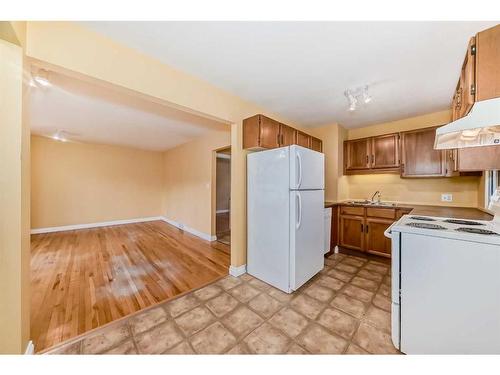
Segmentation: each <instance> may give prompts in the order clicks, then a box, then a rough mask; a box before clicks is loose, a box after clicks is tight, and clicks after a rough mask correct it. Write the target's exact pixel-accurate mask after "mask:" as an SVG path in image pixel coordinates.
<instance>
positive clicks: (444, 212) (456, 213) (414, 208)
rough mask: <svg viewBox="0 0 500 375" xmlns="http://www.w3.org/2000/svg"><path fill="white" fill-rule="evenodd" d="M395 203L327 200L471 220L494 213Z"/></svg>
mask: <svg viewBox="0 0 500 375" xmlns="http://www.w3.org/2000/svg"><path fill="white" fill-rule="evenodd" d="M391 203H394V205H390V206H387V205H380V206H378V205H371V204H352V203H349V202H347V201H342V202H331V201H326V202H325V208H326V207H333V206H353V207H376V208H396V209H406V210H411V211H410V213H411V214H412V215H421V216H438V217H449V218H453V219H469V220H492V219H493V215H491V214H489V213H487V212H485V211H482V210H480V209H479V208H473V207H450V206H432V205H420V204H408V203H397V202H391Z"/></svg>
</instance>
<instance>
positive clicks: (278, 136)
mask: <svg viewBox="0 0 500 375" xmlns="http://www.w3.org/2000/svg"><path fill="white" fill-rule="evenodd" d="M276 144H277V145H278V146H279V145H280V135H279V134H276Z"/></svg>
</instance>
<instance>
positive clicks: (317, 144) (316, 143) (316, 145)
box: [311, 137, 323, 152]
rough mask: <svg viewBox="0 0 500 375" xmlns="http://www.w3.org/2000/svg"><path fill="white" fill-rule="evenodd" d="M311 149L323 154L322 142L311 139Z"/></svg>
mask: <svg viewBox="0 0 500 375" xmlns="http://www.w3.org/2000/svg"><path fill="white" fill-rule="evenodd" d="M311 149H312V150H314V151H318V152H323V142H322V141H321V139H318V138H315V137H311Z"/></svg>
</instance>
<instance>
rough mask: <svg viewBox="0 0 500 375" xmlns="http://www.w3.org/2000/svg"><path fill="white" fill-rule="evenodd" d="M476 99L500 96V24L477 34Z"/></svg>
mask: <svg viewBox="0 0 500 375" xmlns="http://www.w3.org/2000/svg"><path fill="white" fill-rule="evenodd" d="M475 50H476V51H475V52H476V59H475V64H476V69H475V72H476V75H475V81H476V98H475V99H476V100H477V101H479V100H486V99H492V98H498V97H500V25H497V26H495V27H492V28H490V29H487V30H484V31H481V32H480V33H478V34H477V35H476V48H475Z"/></svg>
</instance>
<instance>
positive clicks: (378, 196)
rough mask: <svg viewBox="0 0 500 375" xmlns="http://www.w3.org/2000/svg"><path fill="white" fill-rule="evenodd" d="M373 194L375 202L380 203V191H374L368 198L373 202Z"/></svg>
mask: <svg viewBox="0 0 500 375" xmlns="http://www.w3.org/2000/svg"><path fill="white" fill-rule="evenodd" d="M375 196H377V202H378V203H380V191H378V190H377V191H376V192H375V193H374V194H373V195H372V198H371V199H370V201H371V202H372V203H373V202H374V200H373V198H375Z"/></svg>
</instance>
